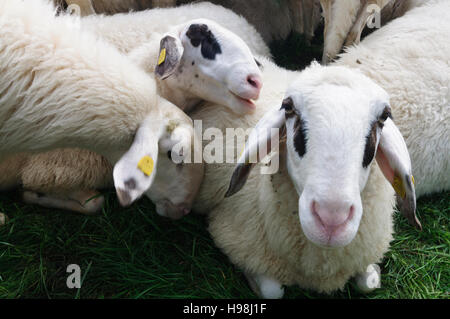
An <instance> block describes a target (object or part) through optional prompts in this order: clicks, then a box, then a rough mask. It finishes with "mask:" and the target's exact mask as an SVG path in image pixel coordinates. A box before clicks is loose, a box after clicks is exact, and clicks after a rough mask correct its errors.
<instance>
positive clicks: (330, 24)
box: [320, 0, 427, 64]
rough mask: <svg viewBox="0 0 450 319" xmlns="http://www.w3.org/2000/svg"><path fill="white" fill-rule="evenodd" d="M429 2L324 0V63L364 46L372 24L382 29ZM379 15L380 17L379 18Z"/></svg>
mask: <svg viewBox="0 0 450 319" xmlns="http://www.w3.org/2000/svg"><path fill="white" fill-rule="evenodd" d="M426 1H427V0H423V1H422V0H348V1H337V0H320V4H321V6H322V11H323V16H324V18H325V19H324V20H325V29H324V50H323V55H322V63H323V64H328V63H330V62H331V61H332V60H334V59H335V58H336V56H337V55H338V54H339V52H340V51H341V49H342V47H348V46H351V45H352V44H358V43H359V42H360V38H361V33H362V31H363V29H364V28H365V26H366V23H367V22H368V21H369V20H373V19H375V21H378V22H380V25H385V24H386V23H387V22H389V21H391V20H393V19H395V18H398V17H400V16H402V15H403V14H405V13H406V12H407V11H409V10H411V9H412V8H414V7H417V6H420V5H422V4H424V3H425V2H426ZM375 15H379V16H378V17H375Z"/></svg>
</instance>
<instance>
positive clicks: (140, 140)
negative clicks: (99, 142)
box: [113, 98, 204, 219]
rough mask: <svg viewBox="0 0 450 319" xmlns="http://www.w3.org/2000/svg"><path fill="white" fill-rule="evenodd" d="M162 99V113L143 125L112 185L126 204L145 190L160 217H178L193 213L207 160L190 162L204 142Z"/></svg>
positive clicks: (170, 104) (191, 126)
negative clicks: (192, 209) (194, 202)
mask: <svg viewBox="0 0 450 319" xmlns="http://www.w3.org/2000/svg"><path fill="white" fill-rule="evenodd" d="M159 102H160V103H159V107H160V108H161V110H160V112H155V114H150V115H149V116H148V117H147V118H146V119H145V120H144V122H143V123H141V125H140V127H139V129H138V130H137V132H136V136H135V139H134V142H133V144H132V146H131V147H130V149H129V150H128V151H127V153H125V155H123V156H122V158H121V159H120V160H119V161H118V162H117V163H116V165H115V166H114V172H113V177H114V185H115V188H116V191H117V195H118V197H119V201H120V203H121V205H122V206H129V205H131V204H132V203H133V202H134V201H136V200H137V199H138V198H140V197H141V196H142V195H143V194H144V193H145V194H146V195H147V196H148V197H149V198H150V199H151V200H152V201H153V202H154V204H155V205H156V211H157V213H158V214H159V215H162V216H166V217H169V218H172V219H179V218H181V217H183V216H184V215H186V214H188V213H189V212H190V210H191V207H192V204H193V201H194V199H195V195H196V194H197V192H198V190H199V188H200V184H201V182H202V180H203V169H204V168H203V164H202V163H195V164H194V163H192V158H193V157H194V155H193V151H194V152H199V151H200V152H201V145H202V144H201V140H200V136H198V135H197V134H196V132H195V130H194V127H193V124H192V120H191V119H190V118H189V117H188V116H187V115H186V114H184V112H182V111H181V110H179V109H178V108H177V107H176V106H175V105H173V104H172V103H170V102H168V101H166V100H164V99H162V98H160V99H159Z"/></svg>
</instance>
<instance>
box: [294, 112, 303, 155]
mask: <svg viewBox="0 0 450 319" xmlns="http://www.w3.org/2000/svg"><path fill="white" fill-rule="evenodd" d="M294 147H295V151H296V152H297V154H298V155H299V156H300V157H302V156H303V155H305V153H306V127H305V122H304V121H303V120H302V119H301V118H300V117H299V116H297V118H296V119H295V123H294Z"/></svg>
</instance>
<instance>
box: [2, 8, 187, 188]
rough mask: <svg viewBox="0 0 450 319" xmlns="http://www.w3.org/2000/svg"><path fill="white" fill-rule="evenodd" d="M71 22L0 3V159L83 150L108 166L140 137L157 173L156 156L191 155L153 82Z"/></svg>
mask: <svg viewBox="0 0 450 319" xmlns="http://www.w3.org/2000/svg"><path fill="white" fill-rule="evenodd" d="M74 21H75V20H74V18H73V17H70V16H62V17H55V16H54V7H53V6H52V5H50V4H48V3H46V2H45V1H3V2H1V4H0V34H1V36H0V38H1V39H2V41H1V42H0V72H1V74H2V79H1V81H0V158H5V157H6V156H8V155H9V154H13V153H18V152H29V151H43V150H47V149H52V148H58V147H81V148H85V149H88V150H92V151H96V152H98V153H99V154H101V155H103V156H104V157H105V158H106V159H107V160H108V161H109V162H110V163H111V164H114V163H115V162H116V161H117V159H118V158H119V157H120V156H121V154H122V153H123V152H124V151H125V150H126V149H127V148H128V147H129V145H131V142H132V139H133V137H134V136H135V134H140V133H139V132H140V131H143V130H144V131H150V132H151V134H153V135H154V136H153V138H150V139H149V140H148V145H147V147H148V148H149V150H148V154H147V155H148V156H151V157H152V158H153V160H154V164H155V166H156V164H157V155H158V150H159V151H161V152H162V153H163V154H166V153H167V151H169V150H170V149H171V148H172V145H173V144H178V143H181V144H180V145H182V146H183V147H184V148H185V149H187V148H190V145H191V144H192V142H193V139H194V138H195V133H194V131H193V127H192V121H191V120H190V119H189V117H187V115H186V114H185V113H184V112H182V111H181V110H180V109H179V108H178V107H176V106H175V105H173V104H172V103H170V102H168V101H167V100H165V99H162V98H161V97H160V96H158V94H157V88H156V83H155V80H154V78H152V77H151V76H149V75H148V74H146V73H145V72H144V71H143V70H141V69H140V68H139V67H137V66H136V65H135V64H134V63H132V62H131V61H130V60H129V58H127V57H125V56H124V55H122V54H120V53H119V52H118V51H117V50H116V49H114V48H113V47H111V46H110V45H108V44H107V43H104V42H102V41H99V39H97V38H96V37H95V36H92V35H91V34H90V33H89V32H79V30H77V28H76V27H75V22H74ZM67 34H70V35H71V36H70V37H68V36H67ZM74 66H75V67H74ZM73 110H76V112H73ZM130 110H131V112H130ZM139 124H142V125H141V128H140V129H139V130H138V126H139ZM136 132H137V133H136ZM147 134H150V133H148V132H147ZM158 142H159V144H160V145H161V147H159V146H158ZM155 173H156V170H155ZM154 175H155V174H149V178H148V180H147V181H146V182H147V187H149V184H151V182H152V181H153V180H154ZM13 176H14V175H13Z"/></svg>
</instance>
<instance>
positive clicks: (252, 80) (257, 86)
mask: <svg viewBox="0 0 450 319" xmlns="http://www.w3.org/2000/svg"><path fill="white" fill-rule="evenodd" d="M247 83H248V84H249V85H250V86H251V87H252V88H253V90H254V95H255V96H254V97H253V98H254V99H257V98H258V97H259V92H260V91H261V88H262V79H261V77H260V76H259V75H249V76H247Z"/></svg>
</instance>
